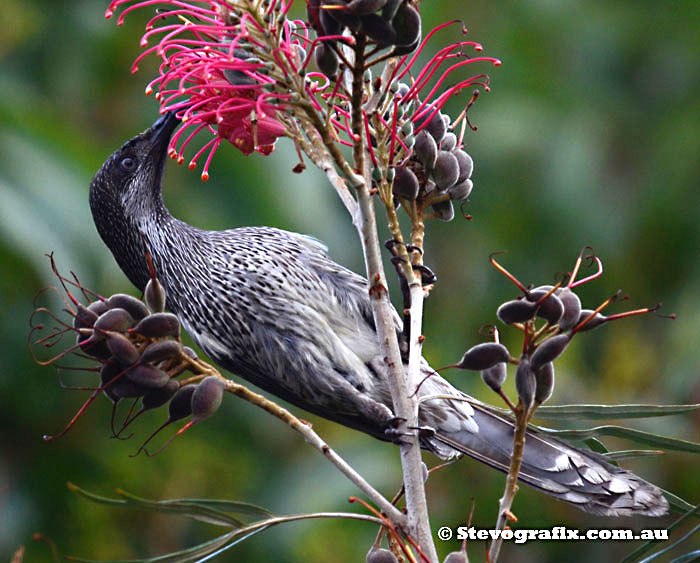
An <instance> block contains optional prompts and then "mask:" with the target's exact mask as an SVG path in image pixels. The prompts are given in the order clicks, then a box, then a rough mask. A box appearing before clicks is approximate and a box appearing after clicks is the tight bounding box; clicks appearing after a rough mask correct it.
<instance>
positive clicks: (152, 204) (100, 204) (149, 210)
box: [90, 186, 174, 291]
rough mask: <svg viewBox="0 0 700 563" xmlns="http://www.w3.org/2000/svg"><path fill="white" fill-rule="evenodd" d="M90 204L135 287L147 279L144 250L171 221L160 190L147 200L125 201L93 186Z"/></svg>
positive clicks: (118, 259)
mask: <svg viewBox="0 0 700 563" xmlns="http://www.w3.org/2000/svg"><path fill="white" fill-rule="evenodd" d="M90 207H91V209H92V215H93V219H94V221H95V226H96V227H97V230H98V232H99V234H100V236H101V237H102V240H103V241H104V243H105V244H106V245H107V247H108V248H109V249H110V251H111V252H112V254H113V256H114V258H115V260H116V261H117V263H118V264H119V267H120V268H121V269H122V271H123V272H124V273H125V274H126V276H127V277H128V278H129V281H131V283H132V284H134V285H135V286H136V287H137V288H138V289H140V290H142V291H143V289H144V288H145V286H146V283H147V282H148V280H149V278H150V272H149V269H148V262H147V259H146V249H148V252H149V253H153V252H154V250H153V243H154V239H162V234H163V233H164V232H165V231H166V230H167V226H168V225H169V224H170V223H171V222H173V221H174V219H173V217H172V215H171V214H170V212H169V211H168V209H167V208H166V207H165V204H164V203H163V199H162V196H161V195H160V193H156V194H152V195H151V197H150V198H149V199H148V201H142V202H136V203H132V204H125V203H124V202H123V201H121V200H120V199H119V198H118V196H115V194H114V193H113V192H110V191H108V190H103V189H100V187H96V186H93V187H91V189H90Z"/></svg>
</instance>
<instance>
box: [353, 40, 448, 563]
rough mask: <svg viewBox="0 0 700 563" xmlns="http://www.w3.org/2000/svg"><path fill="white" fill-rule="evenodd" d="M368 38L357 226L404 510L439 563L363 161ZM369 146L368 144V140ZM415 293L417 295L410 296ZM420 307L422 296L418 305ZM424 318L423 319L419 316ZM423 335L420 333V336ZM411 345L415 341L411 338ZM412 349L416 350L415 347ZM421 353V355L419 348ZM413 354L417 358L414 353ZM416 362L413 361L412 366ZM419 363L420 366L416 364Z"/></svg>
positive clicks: (356, 89)
mask: <svg viewBox="0 0 700 563" xmlns="http://www.w3.org/2000/svg"><path fill="white" fill-rule="evenodd" d="M364 50H365V38H364V37H363V36H362V35H360V36H359V37H358V41H357V44H356V46H355V60H354V68H353V73H352V99H351V104H352V110H351V111H352V114H351V118H352V132H353V136H354V142H353V160H354V166H355V169H356V171H357V172H358V173H360V174H361V175H362V176H363V178H364V182H363V183H362V184H361V185H359V186H357V200H358V204H359V221H355V223H356V225H357V227H358V231H359V234H360V239H361V241H362V249H363V252H364V257H365V263H366V266H367V278H368V280H369V291H370V299H371V302H372V305H373V307H372V311H373V314H374V321H375V325H376V327H377V334H378V337H379V341H380V348H381V352H382V355H383V356H384V360H385V362H386V365H387V374H388V380H389V387H390V390H391V398H392V401H393V405H394V415H395V416H396V417H398V418H400V419H404V420H405V421H404V422H401V424H400V425H399V427H398V431H399V432H401V433H403V434H405V436H403V437H402V443H401V446H400V452H401V467H402V470H403V482H404V488H405V491H406V509H407V519H408V524H407V525H408V532H409V533H410V534H411V535H412V536H414V537H415V538H417V540H418V543H419V545H420V547H421V549H422V550H423V553H424V554H425V555H426V556H427V557H428V558H429V559H430V560H431V561H435V562H437V552H436V550H435V545H434V543H433V537H432V533H431V530H430V522H429V518H428V504H427V500H426V496H425V483H424V481H423V467H422V459H421V451H420V443H419V439H418V436H417V435H416V434H415V433H414V432H409V431H408V430H407V428H408V427H415V426H417V425H418V416H417V414H418V411H417V402H416V400H415V399H413V398H410V397H409V394H411V393H410V392H409V384H408V383H407V380H406V374H405V371H404V367H403V362H402V359H401V353H400V351H399V345H398V339H397V336H396V327H395V326H394V321H393V312H392V308H391V302H390V300H389V294H388V290H387V283H386V275H385V273H384V266H383V264H382V259H381V251H380V246H379V237H378V235H377V221H376V217H375V214H374V206H373V204H372V198H371V195H370V187H371V185H372V180H371V170H370V168H369V165H368V163H367V159H366V155H365V150H366V149H365V145H364V143H363V141H362V138H363V116H362V102H363V75H364V71H363V67H364V62H365V59H364ZM366 142H370V141H369V139H367V141H366ZM412 293H413V291H412ZM417 302H418V303H419V304H422V295H421V298H420V299H417ZM419 318H420V316H419ZM419 334H420V328H419V329H418V334H417V335H416V338H417V336H418V335H419ZM412 340H413V338H412ZM411 348H412V349H413V346H412V347H411ZM418 350H420V349H419V348H418ZM413 353H414V354H415V352H413ZM414 361H415V360H414ZM418 361H420V360H418Z"/></svg>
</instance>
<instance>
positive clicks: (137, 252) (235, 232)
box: [90, 113, 668, 516]
mask: <svg viewBox="0 0 700 563" xmlns="http://www.w3.org/2000/svg"><path fill="white" fill-rule="evenodd" d="M177 125H178V120H177V118H176V117H175V116H174V114H172V113H169V114H166V115H164V116H163V117H161V118H160V119H159V120H158V121H157V122H156V123H155V124H154V125H153V126H152V127H151V128H149V129H148V130H146V131H145V132H143V133H142V134H140V135H138V136H136V137H134V138H133V139H131V140H130V141H128V142H127V143H125V144H124V145H123V146H122V147H121V148H120V149H118V150H117V151H116V152H114V154H112V155H111V156H110V157H109V158H108V159H107V161H106V162H105V163H104V165H103V166H102V168H100V170H99V171H98V172H97V174H96V175H95V177H94V179H93V181H92V184H91V186H90V207H91V209H92V214H93V218H94V220H95V224H96V226H97V230H98V231H99V233H100V236H101V237H102V239H103V240H104V242H105V243H106V244H107V246H108V247H109V249H110V250H111V251H112V254H113V255H114V257H115V259H116V261H117V263H118V264H119V266H120V267H121V269H122V270H123V271H124V273H125V274H126V275H127V277H128V278H129V280H131V282H132V283H133V284H134V285H135V286H136V287H137V288H139V289H140V290H143V289H144V287H145V285H146V283H147V281H148V279H149V277H150V276H149V269H148V266H147V261H146V258H145V253H144V243H145V245H146V247H147V250H148V252H149V253H150V255H151V257H152V260H153V264H154V266H155V269H156V271H157V273H158V277H159V279H160V281H161V283H162V284H163V286H164V288H165V290H166V294H167V306H168V308H169V309H170V310H171V311H172V312H174V313H175V314H176V315H177V316H178V317H179V318H180V320H181V322H182V324H183V326H184V327H185V329H186V330H187V332H188V333H189V334H190V336H192V338H193V339H194V340H195V341H196V342H197V344H198V345H199V346H200V347H201V348H202V349H203V350H204V351H205V352H206V353H207V354H208V355H209V356H210V357H211V358H212V359H213V360H214V361H215V362H216V363H218V364H219V365H221V366H223V367H224V368H226V369H227V370H229V371H231V372H233V373H234V374H236V375H239V376H240V377H243V378H245V379H246V380H248V381H250V382H251V383H253V384H255V385H257V386H258V387H260V388H262V389H264V390H266V391H268V392H270V393H272V394H274V395H276V396H278V397H281V398H282V399H285V400H287V401H289V402H290V403H292V404H294V405H296V406H298V407H300V408H302V409H305V410H307V411H309V412H312V413H314V414H317V415H319V416H322V417H324V418H327V419H330V420H333V421H335V422H338V423H340V424H343V425H345V426H348V427H350V428H354V429H357V430H361V431H363V432H366V433H367V434H370V435H372V436H374V437H375V438H378V439H380V440H390V439H391V434H390V433H389V434H388V433H387V430H388V429H391V427H392V423H393V422H394V421H395V418H394V414H393V412H392V400H391V394H390V391H389V385H388V382H387V373H386V372H387V368H386V365H385V364H384V361H383V358H382V355H381V353H380V347H379V341H378V338H377V333H376V329H375V325H374V320H373V316H372V310H371V307H370V299H369V294H368V285H367V281H366V280H365V279H364V278H363V277H361V276H359V275H357V274H355V273H353V272H351V271H350V270H348V269H346V268H344V267H343V266H341V265H339V264H337V263H335V262H333V261H332V260H331V259H330V258H329V257H328V255H327V254H326V249H325V247H324V246H323V245H322V244H321V243H319V242H318V241H316V240H314V239H312V238H310V237H306V236H303V235H299V234H295V233H290V232H286V231H282V230H279V229H274V228H267V227H257V228H239V229H231V230H225V231H205V230H201V229H197V228H196V227H193V226H191V225H188V224H187V223H184V222H183V221H180V220H179V219H176V218H175V217H173V216H172V215H171V214H170V212H169V211H168V209H167V208H166V206H165V204H164V203H163V198H162V178H163V170H164V167H165V161H166V156H167V147H168V143H169V140H170V137H171V135H172V133H173V130H174V129H175V128H176V126H177ZM396 327H397V330H399V331H400V330H401V321H400V319H399V317H398V315H397V316H396ZM423 369H424V371H425V373H426V374H427V373H430V372H431V371H432V370H431V369H430V367H429V366H428V364H427V362H425V361H424V365H423ZM419 394H420V395H421V396H426V395H452V396H454V397H455V400H444V399H439V400H429V401H425V402H422V403H421V406H420V413H419V422H420V425H421V426H423V427H427V428H430V429H432V430H433V431H434V432H432V433H431V432H427V433H424V434H423V435H422V437H421V445H422V447H423V448H425V449H427V450H430V451H432V452H433V453H435V454H437V455H438V456H440V457H441V458H451V457H454V456H457V455H460V454H466V455H468V456H471V457H473V458H475V459H477V460H479V461H482V462H484V463H486V464H487V465H489V466H491V467H494V468H496V469H499V470H501V471H507V470H508V466H509V463H510V453H511V451H512V442H513V423H512V422H511V421H510V420H509V419H508V418H506V417H503V416H499V415H498V414H495V413H494V412H492V411H491V410H488V409H487V408H485V407H484V406H482V404H480V403H479V402H477V401H475V400H473V399H471V398H470V397H468V396H467V395H465V394H464V393H462V392H460V391H458V390H457V389H455V388H454V387H453V386H452V385H450V383H448V382H447V381H446V380H445V379H443V378H442V377H440V376H439V375H433V376H432V377H430V378H428V379H427V380H426V381H425V382H424V383H423V385H422V386H421V387H420V391H419ZM465 399H467V400H466V401H465ZM519 477H520V479H521V480H522V481H524V482H525V483H527V484H528V485H531V486H533V487H535V488H537V489H539V490H541V491H543V492H545V493H547V494H550V495H552V496H554V497H556V498H559V499H561V500H564V501H567V502H569V503H571V504H574V505H575V506H578V507H579V508H581V509H584V510H587V511H590V512H594V513H597V514H604V515H631V514H646V515H650V516H658V515H661V514H664V513H665V512H666V511H667V509H668V504H667V502H666V500H665V498H664V497H663V495H662V492H661V490H660V489H658V488H657V487H655V486H654V485H651V484H650V483H647V482H646V481H644V480H642V479H641V478H639V477H637V476H636V475H634V474H632V473H630V472H628V471H625V470H624V469H621V468H619V467H616V466H614V465H611V464H610V463H608V462H607V461H605V459H604V458H603V457H602V456H599V455H597V454H594V453H592V452H589V451H584V450H579V449H576V448H574V447H572V446H569V445H568V444H566V443H564V442H562V441H559V440H556V439H553V438H550V437H548V436H545V435H543V434H540V433H537V432H534V431H529V432H528V435H527V440H526V443H525V452H524V457H523V462H522V467H521V470H520V476H519Z"/></svg>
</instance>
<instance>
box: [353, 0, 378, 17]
mask: <svg viewBox="0 0 700 563" xmlns="http://www.w3.org/2000/svg"><path fill="white" fill-rule="evenodd" d="M386 2H387V0H351V1H350V2H348V3H347V4H346V5H345V11H346V12H347V13H349V14H356V15H358V16H363V15H365V14H373V13H374V12H376V11H377V10H381V9H382V8H383V7H384V6H386Z"/></svg>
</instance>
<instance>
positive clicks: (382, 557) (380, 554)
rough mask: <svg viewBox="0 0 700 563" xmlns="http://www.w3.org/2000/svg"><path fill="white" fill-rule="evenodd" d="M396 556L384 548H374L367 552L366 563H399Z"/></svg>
mask: <svg viewBox="0 0 700 563" xmlns="http://www.w3.org/2000/svg"><path fill="white" fill-rule="evenodd" d="M398 561H399V560H398V559H396V555H394V554H393V553H392V552H391V551H389V550H388V549H385V548H383V547H376V546H372V548H371V549H370V550H369V551H368V552H367V557H366V558H365V562H366V563H398Z"/></svg>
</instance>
